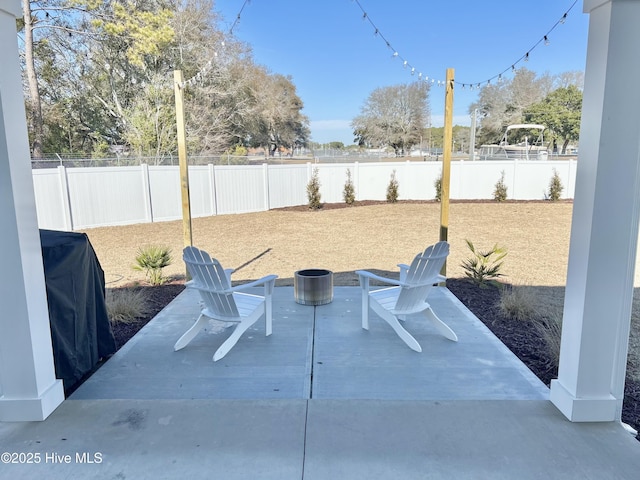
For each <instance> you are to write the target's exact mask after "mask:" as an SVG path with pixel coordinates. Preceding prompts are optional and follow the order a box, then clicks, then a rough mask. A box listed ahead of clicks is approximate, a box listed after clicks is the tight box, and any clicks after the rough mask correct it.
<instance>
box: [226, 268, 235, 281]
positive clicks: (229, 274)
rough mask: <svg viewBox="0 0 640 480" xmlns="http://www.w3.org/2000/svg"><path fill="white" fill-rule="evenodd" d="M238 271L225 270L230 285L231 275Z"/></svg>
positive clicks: (232, 269)
mask: <svg viewBox="0 0 640 480" xmlns="http://www.w3.org/2000/svg"><path fill="white" fill-rule="evenodd" d="M235 271H236V269H235V268H225V269H224V274H225V275H226V276H227V280H229V283H231V274H232V273H233V272H235Z"/></svg>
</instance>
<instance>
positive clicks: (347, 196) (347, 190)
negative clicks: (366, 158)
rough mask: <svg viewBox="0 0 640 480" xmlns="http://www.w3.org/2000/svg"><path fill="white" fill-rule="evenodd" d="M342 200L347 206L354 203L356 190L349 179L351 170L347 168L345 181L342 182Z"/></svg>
mask: <svg viewBox="0 0 640 480" xmlns="http://www.w3.org/2000/svg"><path fill="white" fill-rule="evenodd" d="M342 198H344V203H346V204H347V205H353V202H355V201H356V188H355V187H354V185H353V180H352V179H351V170H349V169H348V168H347V181H346V182H344V189H343V190H342Z"/></svg>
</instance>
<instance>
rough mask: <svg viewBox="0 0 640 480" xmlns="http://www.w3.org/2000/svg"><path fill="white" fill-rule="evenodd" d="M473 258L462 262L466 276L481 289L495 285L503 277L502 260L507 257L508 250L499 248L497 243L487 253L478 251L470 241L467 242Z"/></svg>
mask: <svg viewBox="0 0 640 480" xmlns="http://www.w3.org/2000/svg"><path fill="white" fill-rule="evenodd" d="M465 242H467V246H468V247H469V250H471V253H472V254H473V256H472V257H471V258H468V259H467V260H465V261H464V262H462V268H463V270H464V272H465V275H466V276H467V277H468V278H469V279H471V281H472V282H473V283H475V284H476V285H478V286H480V287H487V286H488V285H491V284H495V283H496V279H497V278H499V277H501V276H502V273H500V269H501V268H502V263H503V262H502V260H503V259H504V257H506V256H507V249H506V248H504V247H498V244H497V243H496V244H495V245H494V246H493V248H491V250H487V251H485V252H483V251H480V250H478V249H476V247H475V246H474V245H473V243H471V241H470V240H465Z"/></svg>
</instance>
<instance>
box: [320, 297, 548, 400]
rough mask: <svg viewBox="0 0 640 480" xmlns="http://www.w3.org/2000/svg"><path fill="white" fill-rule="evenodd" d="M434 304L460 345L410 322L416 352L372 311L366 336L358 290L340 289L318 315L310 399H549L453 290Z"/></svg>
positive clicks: (423, 323) (416, 318)
mask: <svg viewBox="0 0 640 480" xmlns="http://www.w3.org/2000/svg"><path fill="white" fill-rule="evenodd" d="M429 302H430V303H431V305H432V307H433V309H434V311H435V312H437V314H438V316H439V317H440V318H441V319H442V320H443V321H444V322H445V323H446V324H448V325H449V326H450V327H451V328H452V329H453V330H454V331H455V332H456V334H457V335H458V342H452V341H450V340H447V339H446V338H444V337H443V336H441V335H440V334H439V333H437V331H436V330H435V329H434V328H433V327H432V326H431V324H429V323H428V322H426V321H424V320H423V318H421V317H420V316H419V315H414V316H409V317H408V318H407V320H406V322H405V324H404V327H405V328H406V329H407V330H408V331H409V332H410V333H411V334H412V335H413V336H414V337H415V338H416V340H417V341H418V343H420V345H421V346H422V352H421V353H418V352H414V351H413V350H411V349H409V348H407V346H406V345H405V343H404V342H402V340H400V338H398V336H397V335H396V334H395V332H394V331H393V330H392V329H391V327H390V326H389V325H388V324H387V323H386V322H384V321H383V320H382V319H380V318H379V317H378V316H377V315H375V314H374V313H373V312H372V313H371V314H370V319H369V330H368V331H367V330H363V329H362V327H361V321H360V318H361V311H362V308H361V302H360V289H359V288H354V287H337V288H335V291H334V300H333V302H332V303H330V304H327V305H322V306H319V307H317V310H316V322H315V342H314V358H313V386H312V392H313V393H312V398H324V399H328V398H334V399H335V398H345V399H357V398H360V399H387V400H394V399H395V400H428V399H433V400H435V399H472V400H490V399H520V400H529V399H538V400H541V399H547V398H548V395H549V391H548V389H547V387H546V386H545V385H544V384H543V383H542V382H541V381H540V380H539V379H538V378H537V377H536V376H535V375H534V374H533V373H532V372H531V371H530V370H529V369H528V368H526V367H525V366H524V365H523V364H522V362H520V360H519V359H518V358H517V357H516V356H515V355H514V354H513V353H512V352H511V351H510V350H509V349H507V348H506V347H505V346H504V344H502V343H501V342H500V341H498V340H497V338H496V337H495V336H494V335H493V334H492V333H491V332H490V331H489V329H487V327H486V326H485V325H484V324H483V323H482V322H480V321H479V320H478V319H477V318H476V317H475V316H474V315H472V314H471V312H469V310H468V309H467V308H466V307H464V305H462V304H461V303H460V302H459V300H458V299H457V298H456V297H455V296H454V295H453V294H451V292H449V290H447V289H446V288H437V289H434V290H433V293H432V294H430V297H429Z"/></svg>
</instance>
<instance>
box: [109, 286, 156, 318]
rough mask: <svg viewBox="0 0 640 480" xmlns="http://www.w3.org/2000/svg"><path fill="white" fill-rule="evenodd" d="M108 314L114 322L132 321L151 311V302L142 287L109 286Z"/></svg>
mask: <svg viewBox="0 0 640 480" xmlns="http://www.w3.org/2000/svg"><path fill="white" fill-rule="evenodd" d="M105 302H106V304H107V316H108V317H109V321H110V322H111V323H112V324H116V323H131V322H135V321H136V319H138V318H141V317H143V316H144V315H146V314H147V313H148V312H149V302H148V299H147V295H146V293H145V291H144V290H143V289H141V288H108V289H107V291H106V295H105Z"/></svg>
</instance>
